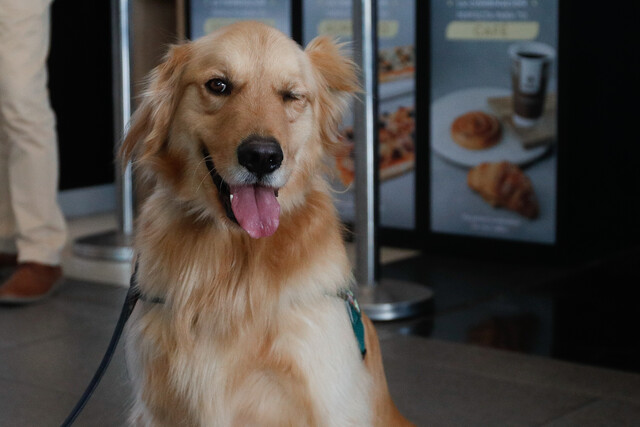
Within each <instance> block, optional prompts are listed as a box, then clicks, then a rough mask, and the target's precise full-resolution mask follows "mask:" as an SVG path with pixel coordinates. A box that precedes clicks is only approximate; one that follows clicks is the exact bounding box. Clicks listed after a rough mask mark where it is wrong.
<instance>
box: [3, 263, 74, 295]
mask: <svg viewBox="0 0 640 427" xmlns="http://www.w3.org/2000/svg"><path fill="white" fill-rule="evenodd" d="M60 279H62V269H61V268H60V267H59V266H49V265H43V264H37V263H34V262H25V263H20V264H19V265H18V268H17V269H16V271H15V272H14V273H13V275H11V277H9V279H7V281H6V282H4V283H3V284H2V286H0V304H4V305H24V304H31V303H34V302H38V301H42V300H43V299H45V298H48V297H49V296H51V294H52V293H53V292H54V291H55V290H56V289H57V286H58V285H59V283H60Z"/></svg>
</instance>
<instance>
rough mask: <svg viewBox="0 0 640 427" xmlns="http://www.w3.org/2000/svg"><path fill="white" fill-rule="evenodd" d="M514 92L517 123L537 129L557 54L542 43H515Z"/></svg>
mask: <svg viewBox="0 0 640 427" xmlns="http://www.w3.org/2000/svg"><path fill="white" fill-rule="evenodd" d="M508 53H509V57H510V58H511V82H512V88H513V113H514V114H513V123H514V124H515V125H516V126H519V127H532V126H534V125H535V124H536V123H537V122H538V120H539V119H540V117H541V116H542V112H543V111H544V100H545V94H546V90H547V82H548V80H549V74H550V68H551V63H552V62H553V60H554V59H555V56H556V51H555V49H554V48H553V47H551V46H549V45H547V44H544V43H539V42H522V43H514V44H512V45H511V46H509V49H508Z"/></svg>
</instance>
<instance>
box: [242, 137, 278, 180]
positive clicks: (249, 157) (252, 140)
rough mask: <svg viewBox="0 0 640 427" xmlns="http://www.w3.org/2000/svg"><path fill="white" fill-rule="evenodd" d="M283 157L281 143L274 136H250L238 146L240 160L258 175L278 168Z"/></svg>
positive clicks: (260, 175)
mask: <svg viewBox="0 0 640 427" xmlns="http://www.w3.org/2000/svg"><path fill="white" fill-rule="evenodd" d="M283 157H284V155H283V154H282V148H280V144H279V143H278V141H277V140H276V139H275V138H272V137H262V136H250V137H248V138H246V139H245V140H244V141H242V143H241V144H240V146H239V147H238V162H239V163H240V164H241V165H242V166H244V167H245V168H247V170H248V171H249V172H251V173H253V174H255V175H256V176H258V177H262V176H264V175H266V174H269V173H271V172H273V171H275V170H276V169H278V168H279V167H280V165H281V164H282V159H283Z"/></svg>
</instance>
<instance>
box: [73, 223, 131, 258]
mask: <svg viewBox="0 0 640 427" xmlns="http://www.w3.org/2000/svg"><path fill="white" fill-rule="evenodd" d="M132 240H133V239H132V237H131V235H125V234H122V233H120V232H119V231H117V230H114V231H107V232H106V233H100V234H94V235H91V236H86V237H82V238H80V239H77V240H76V241H75V242H74V243H73V253H74V254H76V255H78V256H80V257H84V258H97V259H102V260H107V261H119V262H126V261H131V259H132V258H133V241H132Z"/></svg>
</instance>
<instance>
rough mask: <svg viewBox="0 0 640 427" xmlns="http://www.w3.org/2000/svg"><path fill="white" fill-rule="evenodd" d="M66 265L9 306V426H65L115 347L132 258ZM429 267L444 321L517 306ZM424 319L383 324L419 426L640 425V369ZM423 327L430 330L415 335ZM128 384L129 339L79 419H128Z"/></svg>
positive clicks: (5, 381)
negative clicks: (474, 337)
mask: <svg viewBox="0 0 640 427" xmlns="http://www.w3.org/2000/svg"><path fill="white" fill-rule="evenodd" d="M95 224H98V225H95ZM112 225H113V221H112V219H111V218H110V217H109V216H105V217H99V218H93V219H91V220H90V221H85V222H83V221H80V222H79V223H78V222H74V223H73V224H72V233H73V234H74V235H79V234H85V233H86V232H90V231H99V230H101V229H105V228H108V227H110V226H112ZM405 255H411V254H410V253H402V252H395V251H394V252H391V253H390V255H389V253H386V255H385V256H389V257H390V259H392V260H396V261H397V260H398V257H400V258H404V256H405ZM439 265H440V266H441V267H442V263H439ZM394 266H395V268H399V270H396V271H395V273H396V274H397V275H398V276H402V274H408V273H410V269H409V268H407V267H406V266H405V265H403V264H402V261H400V262H396V263H393V264H390V265H389V266H388V268H387V269H388V271H390V272H393V268H394ZM65 267H66V271H67V276H68V278H67V279H66V281H65V283H64V286H63V287H62V288H61V290H60V292H59V293H58V294H57V295H56V296H55V297H54V298H52V299H51V300H49V301H47V302H46V303H42V304H39V305H35V306H31V307H23V308H6V307H1V308H0V426H8V427H12V426H16V427H18V426H20V427H22V426H56V425H59V424H60V423H61V422H62V420H63V419H64V418H65V416H66V415H67V412H68V411H69V410H70V409H71V408H72V406H73V405H74V403H75V401H76V400H77V398H78V397H79V396H80V395H81V393H82V391H83V389H84V387H85V386H86V384H87V383H88V382H89V380H90V378H91V376H92V374H93V371H94V370H95V368H96V367H97V366H98V364H99V361H100V358H101V357H102V353H103V352H104V350H105V349H106V347H107V344H108V341H109V338H110V336H111V333H112V329H113V326H114V325H115V322H116V319H117V316H118V313H119V311H120V306H121V304H122V301H123V299H124V295H125V293H126V288H125V287H124V286H113V285H112V284H108V283H106V282H111V283H121V284H126V283H127V282H128V268H129V267H128V265H126V264H122V265H115V266H114V265H108V264H106V263H100V262H98V261H87V260H80V259H74V257H72V256H71V253H70V252H69V251H68V252H67V256H66V257H65ZM430 271H431V276H429V277H425V280H428V281H429V283H430V284H431V285H432V286H433V288H434V290H436V294H437V295H439V297H438V298H439V299H438V298H437V299H436V301H437V302H436V307H435V317H436V319H445V320H446V319H447V316H452V317H454V318H455V317H456V316H462V314H461V313H463V312H465V311H468V310H466V309H464V307H467V306H470V305H471V304H470V303H469V301H476V302H477V304H474V305H473V307H475V309H476V310H479V308H478V307H480V308H481V307H482V304H489V305H490V306H491V307H494V308H495V307H502V306H504V305H509V304H506V303H505V302H504V301H503V302H502V303H501V302H500V298H501V297H500V296H503V297H504V295H507V294H509V292H507V291H506V285H505V284H504V283H503V282H501V281H499V280H495V281H491V280H488V282H487V284H486V286H483V287H477V288H476V290H475V293H474V292H469V290H468V289H467V288H465V287H464V283H465V282H466V279H465V277H464V275H462V274H460V275H452V274H445V273H443V271H444V270H438V269H437V268H434V269H431V270H430ZM507 273H508V272H507ZM556 273H557V272H553V274H556ZM514 274H515V273H514ZM538 274H539V275H544V273H538ZM548 274H552V273H548ZM442 275H444V277H441V276H442ZM443 281H444V282H446V283H447V284H448V285H449V286H448V288H447V289H448V290H449V292H445V288H444V287H443V286H442V284H441V283H443ZM100 282H102V283H100ZM489 282H491V283H489ZM521 286H526V283H524V284H521ZM496 296H497V297H496ZM496 301H497V302H496ZM501 304H502V305H501ZM539 311H541V312H542V311H544V310H543V309H541V310H539ZM462 317H464V316H462ZM478 318H481V317H480V316H479V317H478ZM422 320H424V319H422ZM432 320H433V319H432ZM419 323H420V322H419V321H414V322H398V323H391V324H380V325H379V330H380V332H381V333H380V335H381V337H382V342H381V345H382V350H383V355H384V358H385V365H386V370H387V376H388V381H389V386H390V389H391V392H392V395H393V396H394V398H395V399H396V402H397V404H398V406H399V407H400V409H401V410H402V412H403V413H405V414H406V415H407V416H408V417H409V418H410V419H411V420H413V421H414V422H415V423H416V424H417V425H418V426H427V425H429V426H507V425H508V426H553V427H555V426H636V425H640V424H639V422H640V375H638V374H634V373H631V372H622V371H616V370H610V369H602V368H595V367H588V366H584V365H578V364H572V363H567V362H561V361H557V360H551V359H549V358H547V357H540V356H532V355H525V354H520V353H516V352H512V351H509V352H508V351H501V350H495V349H490V348H483V347H478V346H471V345H465V344H461V343H459V342H453V341H463V339H457V338H456V334H462V332H456V331H457V329H456V326H455V325H459V324H460V323H461V322H460V321H458V320H454V321H448V320H447V321H441V320H438V321H436V322H435V326H432V327H431V328H426V329H425V328H423V329H420V328H416V327H415V326H416V325H417V324H419ZM463 323H464V322H463ZM447 325H449V326H447ZM458 329H460V331H462V330H463V329H462V328H458ZM420 330H421V331H423V332H424V333H422V335H430V336H431V338H423V337H419V336H415V335H411V336H408V335H406V334H405V333H406V332H407V331H408V332H411V331H420ZM425 331H426V332H425ZM401 332H402V333H401ZM434 336H435V337H436V338H444V339H445V340H443V339H435V338H433V337H434ZM129 392H130V388H129V382H128V376H127V371H126V368H125V364H124V357H123V354H122V349H121V348H119V349H118V351H117V352H116V355H115V358H114V361H113V362H112V365H111V367H110V368H109V370H108V371H107V374H106V376H105V378H104V379H103V382H102V384H101V385H100V386H99V388H98V390H97V392H96V394H95V395H94V397H93V398H92V399H91V401H90V402H89V404H88V405H87V407H86V409H85V411H84V412H83V414H82V415H81V416H80V418H79V419H78V421H77V424H76V425H79V426H120V425H124V424H125V423H126V413H127V408H128V405H129Z"/></svg>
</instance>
